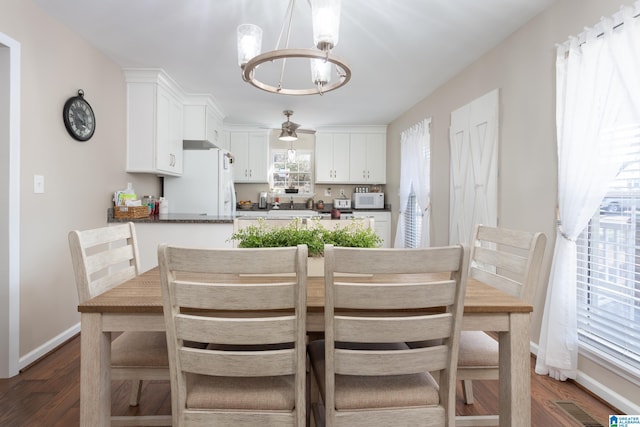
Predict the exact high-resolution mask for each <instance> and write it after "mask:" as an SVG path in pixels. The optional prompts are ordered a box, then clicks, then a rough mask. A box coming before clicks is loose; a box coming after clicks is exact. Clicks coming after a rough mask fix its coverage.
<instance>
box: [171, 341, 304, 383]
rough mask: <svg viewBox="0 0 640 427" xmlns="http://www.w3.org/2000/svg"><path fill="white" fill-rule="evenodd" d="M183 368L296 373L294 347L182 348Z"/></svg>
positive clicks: (251, 373)
mask: <svg viewBox="0 0 640 427" xmlns="http://www.w3.org/2000/svg"><path fill="white" fill-rule="evenodd" d="M179 358H180V365H181V367H182V371H184V372H192V373H194V374H202V375H214V376H223V377H266V376H277V375H293V374H295V373H296V350H295V349H286V350H265V351H221V350H206V349H198V348H191V347H182V348H181V349H180V351H179Z"/></svg>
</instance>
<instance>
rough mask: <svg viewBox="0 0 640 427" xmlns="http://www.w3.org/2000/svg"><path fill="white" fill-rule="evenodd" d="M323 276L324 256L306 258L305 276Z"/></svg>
mask: <svg viewBox="0 0 640 427" xmlns="http://www.w3.org/2000/svg"><path fill="white" fill-rule="evenodd" d="M323 276H324V257H321V256H315V257H308V258H307V277H323Z"/></svg>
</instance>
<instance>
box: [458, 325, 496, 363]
mask: <svg viewBox="0 0 640 427" xmlns="http://www.w3.org/2000/svg"><path fill="white" fill-rule="evenodd" d="M498 363H499V361H498V341H496V340H494V339H493V338H491V337H490V336H489V335H487V334H485V333H484V332H482V331H462V332H460V349H459V351H458V366H459V367H461V368H462V367H464V368H473V367H476V366H477V367H482V368H486V367H496V368H497V367H498Z"/></svg>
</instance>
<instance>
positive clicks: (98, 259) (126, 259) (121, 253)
mask: <svg viewBox="0 0 640 427" xmlns="http://www.w3.org/2000/svg"><path fill="white" fill-rule="evenodd" d="M133 260H134V254H133V247H132V246H120V247H116V248H111V249H110V250H107V251H102V252H99V253H97V254H95V255H90V256H87V272H88V273H89V274H93V273H95V272H97V271H101V270H103V269H105V268H107V267H111V266H117V265H119V264H121V263H127V264H128V263H130V262H132V261H133Z"/></svg>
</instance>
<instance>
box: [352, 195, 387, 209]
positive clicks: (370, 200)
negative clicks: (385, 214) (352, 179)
mask: <svg viewBox="0 0 640 427" xmlns="http://www.w3.org/2000/svg"><path fill="white" fill-rule="evenodd" d="M351 205H352V206H351V207H352V208H353V209H384V193H353V194H351Z"/></svg>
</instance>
